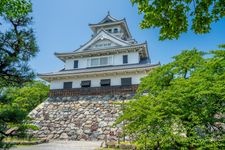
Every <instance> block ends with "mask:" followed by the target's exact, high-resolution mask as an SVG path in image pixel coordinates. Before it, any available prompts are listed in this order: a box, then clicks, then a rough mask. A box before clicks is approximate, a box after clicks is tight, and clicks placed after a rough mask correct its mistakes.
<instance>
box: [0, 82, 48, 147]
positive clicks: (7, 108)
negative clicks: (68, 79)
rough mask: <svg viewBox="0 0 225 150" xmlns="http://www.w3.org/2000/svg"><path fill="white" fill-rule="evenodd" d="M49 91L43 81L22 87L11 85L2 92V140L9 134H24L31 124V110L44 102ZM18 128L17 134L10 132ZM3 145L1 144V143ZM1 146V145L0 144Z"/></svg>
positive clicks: (0, 119)
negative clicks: (29, 115)
mask: <svg viewBox="0 0 225 150" xmlns="http://www.w3.org/2000/svg"><path fill="white" fill-rule="evenodd" d="M48 92H49V86H47V85H45V84H44V83H42V82H38V81H34V82H31V83H26V84H25V86H23V87H22V88H18V87H10V88H5V89H4V90H2V92H1V97H0V140H3V138H5V137H7V136H12V135H13V136H19V135H21V134H24V131H25V130H26V129H27V128H32V129H35V127H34V126H31V125H29V120H30V118H29V117H27V115H28V114H29V112H30V111H31V110H33V109H34V108H35V107H37V105H38V104H40V103H41V102H43V101H44V100H45V99H46V98H47V96H48ZM12 129H15V130H16V133H17V134H15V133H14V134H13V132H9V131H10V130H11V131H13V130H12ZM0 145H1V144H0ZM0 147H1V146H0Z"/></svg>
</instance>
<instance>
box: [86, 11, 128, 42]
mask: <svg viewBox="0 0 225 150" xmlns="http://www.w3.org/2000/svg"><path fill="white" fill-rule="evenodd" d="M89 27H90V28H91V30H92V31H93V32H94V33H93V35H96V34H98V33H99V32H100V31H101V30H105V31H107V32H108V33H110V34H112V35H114V36H116V37H118V38H120V39H122V40H125V41H132V36H131V34H130V31H129V28H128V26H127V22H126V19H121V20H118V19H115V18H114V17H112V16H111V15H110V13H109V12H108V14H107V15H106V17H105V18H103V19H102V20H101V21H100V22H98V23H96V24H89Z"/></svg>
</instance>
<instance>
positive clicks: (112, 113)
mask: <svg viewBox="0 0 225 150" xmlns="http://www.w3.org/2000/svg"><path fill="white" fill-rule="evenodd" d="M132 97H133V94H122V95H104V96H73V97H49V98H48V99H47V100H46V101H45V102H43V103H42V104H40V105H39V106H38V107H37V108H35V109H34V110H33V111H32V112H31V113H30V116H31V117H32V118H34V120H33V123H34V124H35V125H37V126H38V127H39V130H38V131H35V132H34V135H35V137H38V138H47V139H57V140H86V141H95V140H104V139H105V138H106V137H107V139H108V140H117V139H118V137H119V135H120V133H121V127H122V126H121V125H117V126H113V124H114V122H115V120H116V118H117V117H118V116H119V115H120V113H121V104H122V103H123V102H124V101H126V100H129V99H131V98H132ZM118 103H121V104H118Z"/></svg>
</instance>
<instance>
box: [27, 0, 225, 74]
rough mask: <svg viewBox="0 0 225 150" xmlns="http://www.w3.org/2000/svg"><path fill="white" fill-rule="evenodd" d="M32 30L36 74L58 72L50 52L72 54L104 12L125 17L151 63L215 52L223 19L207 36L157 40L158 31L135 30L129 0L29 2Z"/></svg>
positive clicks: (223, 32) (222, 37) (224, 31)
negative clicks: (197, 51)
mask: <svg viewBox="0 0 225 150" xmlns="http://www.w3.org/2000/svg"><path fill="white" fill-rule="evenodd" d="M32 3H33V13H32V16H33V17H34V24H33V27H34V30H35V34H36V38H37V44H38V46H39V49H40V52H39V53H38V55H37V56H36V57H35V58H34V59H32V61H31V62H30V65H31V67H32V68H33V70H34V71H35V72H36V73H47V72H55V71H58V70H61V69H62V68H63V67H64V64H63V62H62V61H60V60H59V59H57V58H56V57H55V56H54V52H72V51H73V50H75V49H77V48H78V47H80V45H82V44H84V43H86V42H87V41H88V40H89V39H90V38H91V34H92V32H91V30H90V28H89V27H88V24H89V23H97V22H99V21H100V20H101V19H103V18H104V17H105V16H106V15H107V12H108V11H110V14H111V15H112V16H113V17H115V18H117V19H122V18H126V20H127V23H128V26H129V28H130V32H131V34H132V36H133V38H135V39H136V40H137V41H138V42H140V43H141V42H144V41H147V42H148V49H149V54H150V58H151V61H152V63H157V62H159V61H160V62H161V63H162V64H165V63H168V62H170V61H171V60H172V59H171V57H172V56H174V55H176V54H179V53H180V52H181V51H182V50H185V49H192V48H197V49H200V50H204V51H209V50H212V49H216V48H217V45H218V44H221V43H225V19H222V20H220V21H219V22H217V23H213V24H212V30H211V32H210V33H209V34H204V35H195V34H193V32H192V31H189V32H187V33H184V34H182V35H181V37H180V38H179V40H166V41H159V40H158V37H159V30H158V29H145V30H141V29H140V28H139V23H140V21H141V20H142V15H138V10H137V7H136V6H132V5H131V3H130V1H129V0H32Z"/></svg>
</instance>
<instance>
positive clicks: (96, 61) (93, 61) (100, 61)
mask: <svg viewBox="0 0 225 150" xmlns="http://www.w3.org/2000/svg"><path fill="white" fill-rule="evenodd" d="M87 63H88V67H97V66H107V65H112V56H109V57H98V58H90V59H88V60H87Z"/></svg>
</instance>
